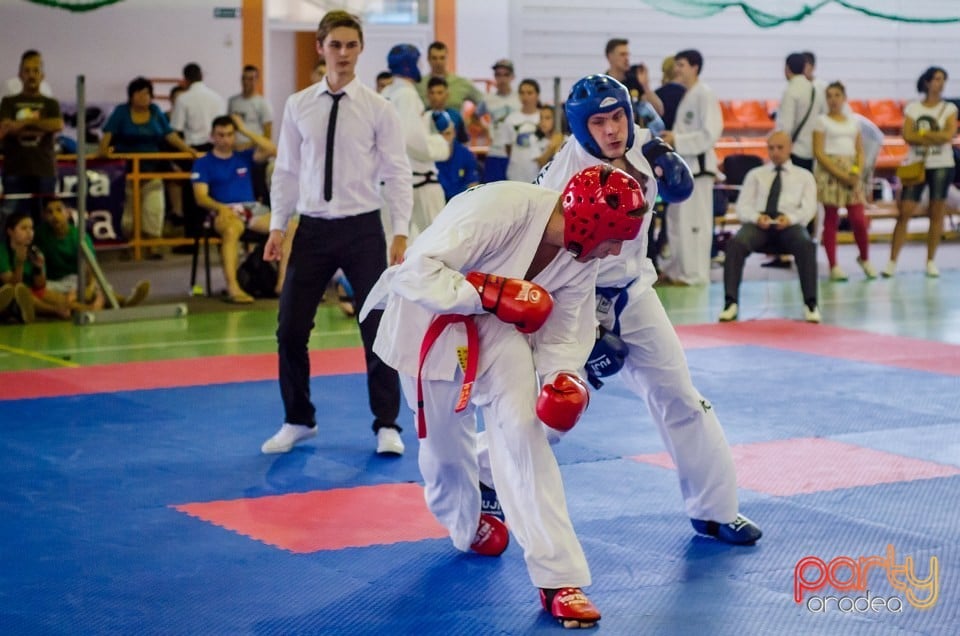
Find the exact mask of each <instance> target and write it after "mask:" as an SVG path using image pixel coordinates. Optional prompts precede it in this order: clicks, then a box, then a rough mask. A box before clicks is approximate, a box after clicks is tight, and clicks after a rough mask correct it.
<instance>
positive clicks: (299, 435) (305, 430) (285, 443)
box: [260, 422, 317, 455]
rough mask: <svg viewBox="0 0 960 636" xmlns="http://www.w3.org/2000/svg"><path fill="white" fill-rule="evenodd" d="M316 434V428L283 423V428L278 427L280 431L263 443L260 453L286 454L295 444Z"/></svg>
mask: <svg viewBox="0 0 960 636" xmlns="http://www.w3.org/2000/svg"><path fill="white" fill-rule="evenodd" d="M316 434H317V427H316V426H306V425H304V424H287V423H286V422H284V423H283V426H281V427H280V430H279V431H277V432H276V434H275V435H274V436H273V437H271V438H270V439H268V440H267V441H265V442H264V443H263V446H261V447H260V452H261V453H264V454H265V455H273V454H275V453H288V452H290V449H291V448H293V447H294V445H295V444H297V443H299V442H302V441H303V440H305V439H310V438H311V437H313V436H314V435H316Z"/></svg>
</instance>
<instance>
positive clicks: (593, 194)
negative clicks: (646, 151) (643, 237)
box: [563, 164, 647, 256]
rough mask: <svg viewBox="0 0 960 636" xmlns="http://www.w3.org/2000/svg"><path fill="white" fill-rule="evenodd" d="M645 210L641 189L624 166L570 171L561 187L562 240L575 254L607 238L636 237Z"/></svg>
mask: <svg viewBox="0 0 960 636" xmlns="http://www.w3.org/2000/svg"><path fill="white" fill-rule="evenodd" d="M646 211H647V206H646V202H645V201H644V198H643V190H642V189H641V188H640V184H639V183H637V180H636V179H634V178H633V177H631V176H630V175H628V174H627V173H626V172H624V171H623V170H618V169H617V168H614V167H613V166H611V165H609V164H600V165H597V166H591V167H590V168H586V169H585V170H581V171H580V172H578V173H577V174H575V175H573V177H572V178H571V179H570V181H569V182H567V187H566V188H564V190H563V219H564V227H563V244H564V247H566V248H567V249H568V250H569V251H571V252H573V254H574V255H575V256H581V255H585V254H589V253H590V252H591V251H592V250H593V249H594V248H595V247H596V246H597V245H599V244H600V243H603V242H604V241H607V240H618V241H629V240H632V239H635V238H637V235H638V234H639V233H640V226H641V225H643V215H644V214H645V213H646Z"/></svg>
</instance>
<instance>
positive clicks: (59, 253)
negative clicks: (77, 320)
mask: <svg viewBox="0 0 960 636" xmlns="http://www.w3.org/2000/svg"><path fill="white" fill-rule="evenodd" d="M34 234H35V236H34V244H35V245H36V246H37V247H39V248H40V251H41V252H43V255H44V258H45V259H46V266H47V288H48V289H52V290H54V291H56V292H59V293H61V294H64V295H67V296H69V295H71V294H72V295H74V296H77V297H80V294H78V293H77V284H78V281H79V270H78V268H77V264H78V256H79V250H80V231H79V229H78V228H77V226H76V225H74V224H73V223H72V222H71V219H70V213H69V212H68V210H67V206H65V205H64V204H63V201H62V200H60V199H58V198H53V199H48V200H47V202H46V205H44V208H43V214H42V217H41V221H40V225H39V226H37V228H36V232H35V233H34ZM83 239H84V243H86V244H87V247H89V248H90V254H93V241H91V240H90V235H89V234H84V236H83ZM84 278H85V280H86V281H87V284H86V291H85V293H84V294H83V296H82V301H81V302H86V303H97V302H98V299H102V297H103V296H105V295H106V290H104V289H101V288H100V286H99V284H98V283H97V281H96V280H94V278H93V276H92V275H91V269H90V267H89V265H88V266H86V267H85V268H84ZM149 293H150V282H149V281H146V280H142V281H140V282H138V283H137V284H136V285H135V286H134V288H133V290H132V291H131V292H130V295H129V296H121V295H120V294H117V295H116V299H117V302H118V303H119V305H120V306H121V307H133V306H134V305H139V304H140V303H142V302H143V301H144V300H145V299H146V298H147V294H149ZM99 302H102V300H101V301H99Z"/></svg>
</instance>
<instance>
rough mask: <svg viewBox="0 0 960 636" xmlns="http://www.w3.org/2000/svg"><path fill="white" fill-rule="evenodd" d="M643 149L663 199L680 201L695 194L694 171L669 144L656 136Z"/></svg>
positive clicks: (670, 201) (669, 201)
mask: <svg viewBox="0 0 960 636" xmlns="http://www.w3.org/2000/svg"><path fill="white" fill-rule="evenodd" d="M641 150H642V152H643V156H644V158H645V159H646V160H647V161H649V162H650V167H651V168H653V174H654V176H655V177H656V178H657V190H658V192H659V194H660V198H661V199H663V200H664V201H666V202H667V203H680V202H681V201H686V200H687V199H688V198H689V197H690V195H691V194H693V172H691V171H690V166H688V165H687V162H686V161H684V160H683V157H681V156H680V155H678V154H677V153H676V152H675V151H674V149H673V148H671V147H670V146H669V144H667V143H666V142H665V141H664V140H663V139H660V138H659V137H654V138H653V139H651V140H650V141H648V142H647V143H645V144H643V148H642V149H641Z"/></svg>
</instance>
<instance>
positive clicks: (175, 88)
mask: <svg viewBox="0 0 960 636" xmlns="http://www.w3.org/2000/svg"><path fill="white" fill-rule="evenodd" d="M185 90H187V89H185V88H184V87H183V86H181V85H180V84H174V85H173V88H171V89H170V99H173V98H174V97H176V96H177V95H179V94H180V93H182V92H183V91H185Z"/></svg>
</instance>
